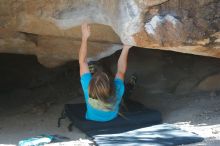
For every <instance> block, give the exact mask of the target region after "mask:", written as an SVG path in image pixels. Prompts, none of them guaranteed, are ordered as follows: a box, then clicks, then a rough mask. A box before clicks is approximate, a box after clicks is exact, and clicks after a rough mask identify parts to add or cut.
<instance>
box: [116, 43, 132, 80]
mask: <svg viewBox="0 0 220 146" xmlns="http://www.w3.org/2000/svg"><path fill="white" fill-rule="evenodd" d="M130 48H131V46H128V45H124V46H123V49H122V52H121V55H120V57H119V59H118V68H117V73H116V77H117V78H120V79H121V80H124V76H125V72H126V70H127V60H128V52H129V49H130Z"/></svg>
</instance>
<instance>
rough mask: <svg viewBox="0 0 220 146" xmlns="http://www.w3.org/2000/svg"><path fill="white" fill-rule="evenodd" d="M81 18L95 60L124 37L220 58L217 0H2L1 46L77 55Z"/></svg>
mask: <svg viewBox="0 0 220 146" xmlns="http://www.w3.org/2000/svg"><path fill="white" fill-rule="evenodd" d="M83 22H88V23H91V24H92V25H91V28H92V36H91V38H90V40H89V43H88V44H89V45H88V46H89V57H90V59H93V60H96V59H100V58H102V57H105V56H108V55H110V54H112V53H113V52H115V51H116V50H119V49H121V44H122V43H125V44H129V45H134V46H139V47H143V48H153V49H162V50H172V51H177V52H182V53H191V54H197V55H204V56H211V57H217V58H220V32H219V28H220V25H219V24H220V1H219V0H194V1H192V0H109V1H108V0H1V1H0V52H3V53H21V54H34V55H36V56H37V58H38V60H39V62H40V63H41V64H43V65H45V66H47V67H55V66H58V65H61V64H63V63H65V62H66V61H69V60H72V59H77V56H78V49H79V46H80V43H81V32H80V24H81V23H83Z"/></svg>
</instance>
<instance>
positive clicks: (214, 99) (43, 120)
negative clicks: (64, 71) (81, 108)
mask: <svg viewBox="0 0 220 146" xmlns="http://www.w3.org/2000/svg"><path fill="white" fill-rule="evenodd" d="M55 85H56V84H55ZM57 85H58V84H57ZM78 87H79V86H77V88H78ZM57 89H59V88H57ZM140 90H141V89H138V87H137V89H136V92H139V91H140ZM45 91H47V92H49V93H50V92H51V93H53V92H54V91H55V87H50V86H48V85H45V86H42V87H40V88H38V89H35V91H32V93H31V94H35V93H42V92H45ZM75 91H76V92H79V93H76V92H75ZM75 91H72V92H67V91H66V89H65V90H64V89H61V88H60V89H59V90H56V93H58V92H63V95H62V96H60V99H56V100H53V99H51V98H48V97H47V98H48V99H49V100H47V102H46V103H45V104H36V103H33V102H31V101H33V99H32V100H29V99H25V98H23V99H22V100H27V101H29V102H30V104H28V102H27V103H26V104H25V105H23V106H20V105H16V103H13V106H14V108H8V107H10V105H8V103H5V104H7V105H8V106H7V107H4V106H1V112H0V113H1V114H0V119H1V120H0V144H17V143H18V141H19V140H21V139H23V138H26V137H31V136H36V135H40V134H59V135H62V136H67V137H69V138H71V140H72V143H74V141H75V140H79V139H80V138H81V139H86V136H85V135H84V134H83V133H82V132H80V131H79V130H78V129H77V128H74V129H73V132H68V130H67V126H68V124H69V121H68V120H64V121H63V122H62V126H61V128H57V118H58V117H59V115H60V111H61V110H62V108H63V104H64V103H79V102H83V97H82V96H79V97H76V96H78V95H80V94H81V93H80V90H79V89H76V90H75ZM136 92H134V94H133V96H132V98H134V96H135V98H137V99H138V100H139V101H143V103H144V104H145V105H146V106H148V107H151V108H156V109H158V110H159V111H161V112H162V114H163V120H164V122H166V123H174V124H175V125H176V126H178V127H180V128H182V129H184V130H187V131H190V132H194V133H197V134H199V135H201V136H202V137H204V138H205V141H204V142H201V143H197V144H193V145H210V146H218V145H219V144H220V106H219V105H220V95H219V94H218V93H214V92H213V93H209V94H208V93H202V94H201V93H199V94H192V95H188V96H182V97H181V96H179V97H177V96H174V95H166V96H165V95H163V96H162V95H158V96H153V95H148V97H142V98H141V97H137V96H136ZM28 93H29V91H28V90H27V89H26V90H24V89H19V90H16V91H13V92H11V93H10V96H16V95H18V94H20V96H21V95H26V94H28ZM64 93H65V94H64ZM29 94H30V93H29ZM74 96H75V97H74ZM26 98H30V97H28V96H27V97H26ZM71 98H72V99H71ZM9 99H10V98H9V97H8V100H9ZM56 101H59V102H56ZM5 102H7V100H5ZM18 103H19V102H18ZM174 103H175V104H174ZM1 104H3V103H1Z"/></svg>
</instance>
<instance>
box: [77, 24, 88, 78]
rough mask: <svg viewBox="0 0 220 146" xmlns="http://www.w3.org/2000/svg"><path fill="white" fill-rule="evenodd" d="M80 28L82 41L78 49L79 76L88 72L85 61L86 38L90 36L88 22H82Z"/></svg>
mask: <svg viewBox="0 0 220 146" xmlns="http://www.w3.org/2000/svg"><path fill="white" fill-rule="evenodd" d="M81 29H82V43H81V47H80V50H79V68H80V76H82V75H83V74H84V73H88V72H89V67H88V63H87V40H88V38H89V36H90V27H89V25H88V24H86V23H84V24H82V26H81Z"/></svg>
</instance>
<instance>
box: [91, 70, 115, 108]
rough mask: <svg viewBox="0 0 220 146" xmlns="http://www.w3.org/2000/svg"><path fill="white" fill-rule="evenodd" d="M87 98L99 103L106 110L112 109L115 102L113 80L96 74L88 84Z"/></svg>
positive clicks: (102, 74) (100, 73)
mask: <svg viewBox="0 0 220 146" xmlns="http://www.w3.org/2000/svg"><path fill="white" fill-rule="evenodd" d="M89 97H90V98H93V99H97V100H98V101H101V102H102V103H103V104H104V105H106V108H108V109H109V108H113V106H114V104H115V102H116V97H115V87H114V83H113V80H112V79H110V78H109V76H108V75H107V74H106V73H104V72H101V71H99V72H96V73H95V74H94V75H93V77H92V79H91V81H90V83H89ZM109 105H111V106H109Z"/></svg>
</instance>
